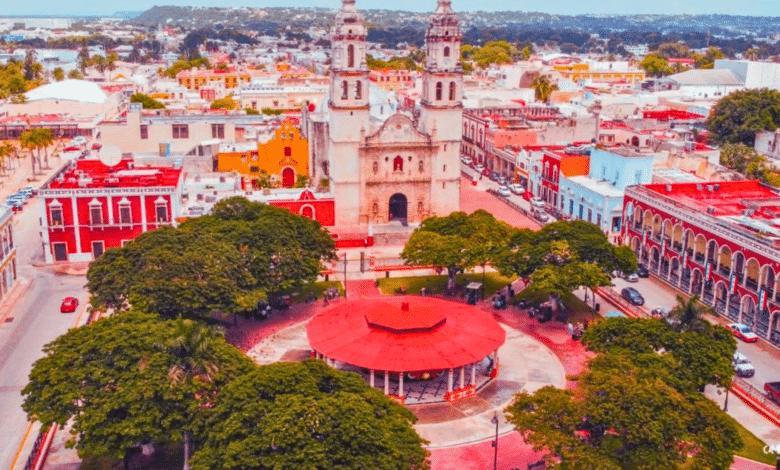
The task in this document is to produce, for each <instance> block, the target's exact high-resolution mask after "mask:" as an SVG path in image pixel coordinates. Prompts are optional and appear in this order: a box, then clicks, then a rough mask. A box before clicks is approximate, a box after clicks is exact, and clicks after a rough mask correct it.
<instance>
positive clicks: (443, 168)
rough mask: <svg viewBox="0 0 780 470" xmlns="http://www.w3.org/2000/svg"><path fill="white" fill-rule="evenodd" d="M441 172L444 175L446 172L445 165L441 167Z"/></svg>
mask: <svg viewBox="0 0 780 470" xmlns="http://www.w3.org/2000/svg"><path fill="white" fill-rule="evenodd" d="M441 171H442V173H446V172H447V165H442V167H441Z"/></svg>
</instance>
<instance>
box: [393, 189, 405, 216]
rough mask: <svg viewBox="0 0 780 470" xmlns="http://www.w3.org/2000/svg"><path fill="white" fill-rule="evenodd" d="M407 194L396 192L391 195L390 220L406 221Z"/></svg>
mask: <svg viewBox="0 0 780 470" xmlns="http://www.w3.org/2000/svg"><path fill="white" fill-rule="evenodd" d="M406 207H407V201H406V196H404V195H403V194H401V193H396V194H393V195H392V196H390V220H403V221H404V222H405V221H406Z"/></svg>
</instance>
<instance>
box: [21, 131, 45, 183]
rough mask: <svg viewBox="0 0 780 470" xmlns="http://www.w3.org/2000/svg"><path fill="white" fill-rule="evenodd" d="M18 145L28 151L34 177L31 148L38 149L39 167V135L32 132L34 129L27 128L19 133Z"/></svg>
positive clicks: (39, 163) (39, 160)
mask: <svg viewBox="0 0 780 470" xmlns="http://www.w3.org/2000/svg"><path fill="white" fill-rule="evenodd" d="M19 146H20V147H21V148H23V149H25V150H27V151H29V152H30V164H31V165H32V174H33V178H34V177H35V176H36V173H35V156H34V155H33V150H35V149H37V150H38V167H39V168H40V166H41V158H40V157H41V155H40V153H41V151H40V142H39V136H38V134H37V133H36V132H34V129H27V130H26V131H24V132H22V133H21V135H19Z"/></svg>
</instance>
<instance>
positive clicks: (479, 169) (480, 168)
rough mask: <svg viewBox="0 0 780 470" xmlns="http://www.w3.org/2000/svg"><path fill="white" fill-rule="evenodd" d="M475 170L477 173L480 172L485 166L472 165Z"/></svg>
mask: <svg viewBox="0 0 780 470" xmlns="http://www.w3.org/2000/svg"><path fill="white" fill-rule="evenodd" d="M474 169H475V170H477V173H479V174H482V172H483V171H484V170H485V167H484V166H482V165H477V166H475V167H474Z"/></svg>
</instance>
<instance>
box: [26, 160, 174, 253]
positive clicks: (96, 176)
mask: <svg viewBox="0 0 780 470" xmlns="http://www.w3.org/2000/svg"><path fill="white" fill-rule="evenodd" d="M182 186H183V173H182V170H181V169H174V168H167V167H160V168H158V167H139V168H135V167H134V163H133V160H132V159H123V160H121V161H120V162H118V163H117V164H116V165H114V166H107V165H105V164H103V163H102V162H101V161H99V160H78V161H76V162H75V165H71V166H70V167H68V168H67V169H65V170H63V171H62V172H61V173H60V174H59V175H58V176H57V177H56V178H55V179H54V180H53V181H52V182H51V183H49V184H47V185H46V186H44V187H43V188H41V190H40V192H39V196H40V199H41V201H42V203H43V209H44V213H43V217H42V218H41V224H42V227H43V229H42V237H43V250H44V256H45V259H46V262H47V263H52V262H57V261H76V262H77V261H91V260H93V259H95V258H97V257H99V256H100V255H101V254H103V252H104V251H105V250H107V249H108V248H115V247H120V246H123V245H124V244H125V243H126V242H128V241H130V240H132V239H133V238H135V237H136V236H138V235H140V234H142V233H144V232H148V231H150V230H154V229H156V228H158V227H162V226H165V225H173V226H175V225H176V219H177V217H179V215H180V212H181V206H180V201H181V191H182Z"/></svg>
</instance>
